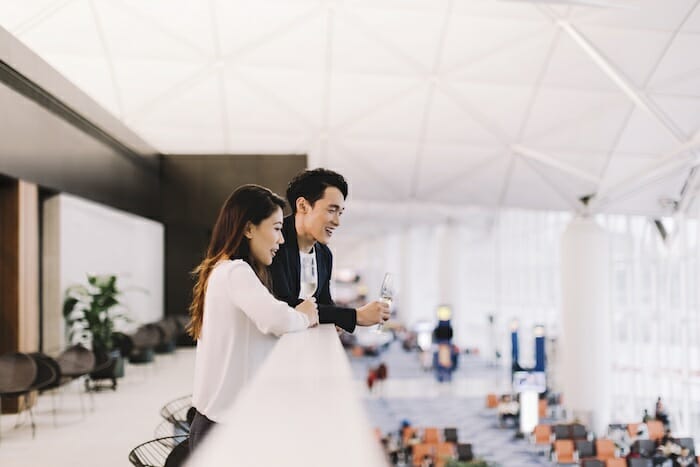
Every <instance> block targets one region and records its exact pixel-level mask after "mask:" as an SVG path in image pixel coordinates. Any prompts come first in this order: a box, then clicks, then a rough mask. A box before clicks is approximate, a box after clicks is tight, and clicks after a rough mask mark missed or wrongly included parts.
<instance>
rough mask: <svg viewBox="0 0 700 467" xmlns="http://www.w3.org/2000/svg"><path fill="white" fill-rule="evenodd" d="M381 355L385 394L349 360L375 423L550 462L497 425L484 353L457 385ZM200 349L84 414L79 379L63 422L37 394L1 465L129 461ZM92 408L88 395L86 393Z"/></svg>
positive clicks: (7, 435)
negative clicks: (488, 402) (488, 403)
mask: <svg viewBox="0 0 700 467" xmlns="http://www.w3.org/2000/svg"><path fill="white" fill-rule="evenodd" d="M382 359H383V360H384V361H385V362H386V363H387V364H388V368H389V379H388V381H386V383H385V384H384V387H383V388H381V392H379V391H376V392H375V393H373V394H370V393H368V391H367V389H366V387H365V383H364V380H365V376H366V372H367V369H368V367H369V366H370V365H376V364H378V362H379V359H377V358H364V357H363V358H351V365H352V368H353V372H354V374H355V377H356V378H357V383H356V384H357V390H358V392H359V393H360V394H362V395H363V396H364V397H365V402H366V406H367V409H368V415H369V418H370V421H371V422H372V423H373V424H374V426H378V427H380V428H381V429H382V430H384V431H385V432H386V431H389V430H396V429H397V428H398V426H399V424H400V422H401V421H402V420H404V419H408V420H410V421H411V422H412V424H414V425H416V426H438V427H445V426H454V427H457V428H458V430H459V437H460V440H461V441H464V442H470V443H472V444H473V445H474V450H475V452H476V454H477V455H479V456H483V457H485V458H486V459H490V460H494V461H497V462H499V463H500V464H501V465H502V466H503V467H509V466H512V467H516V466H517V467H519V466H528V465H546V463H545V462H544V461H543V458H542V457H538V456H537V455H536V454H534V453H533V452H532V451H531V450H530V449H529V446H527V443H524V442H522V441H514V440H513V431H512V430H508V429H499V428H498V427H497V426H496V416H495V414H494V413H492V412H490V411H487V410H486V409H484V408H483V406H484V397H485V394H486V393H488V392H493V391H496V392H500V391H501V390H502V388H503V386H502V382H503V381H504V380H505V379H506V373H505V372H504V371H503V370H501V369H500V368H494V367H490V366H488V365H486V364H485V363H484V362H483V361H482V360H480V359H478V358H469V357H463V358H462V362H461V365H460V369H459V370H458V372H457V374H456V375H455V379H454V381H453V382H452V383H451V384H438V383H437V382H435V380H434V378H433V377H432V374H431V373H426V372H423V371H422V370H421V369H420V366H419V363H418V359H417V356H416V354H413V353H405V352H403V351H402V350H400V348H399V346H398V345H396V344H395V345H394V346H392V348H391V349H390V350H389V352H387V353H385V354H384V355H383V357H382ZM193 363H194V352H193V350H192V349H179V350H178V351H177V352H176V353H175V354H173V355H160V356H158V357H157V363H156V365H154V366H150V367H131V366H128V367H127V369H126V371H127V376H126V377H125V378H124V379H122V380H120V383H119V388H118V389H117V391H116V392H112V391H111V390H106V391H102V392H99V393H96V394H94V395H93V401H94V410H92V411H87V413H86V414H85V415H84V416H83V414H82V413H81V410H80V398H79V394H80V391H81V390H82V385H81V384H79V382H78V383H76V384H74V385H73V386H69V387H66V388H64V389H63V391H62V395H60V396H58V397H57V398H56V402H57V405H58V406H59V408H58V411H57V420H56V421H57V424H58V426H54V424H53V418H52V411H51V408H52V405H51V397H49V396H42V397H40V398H39V402H38V405H37V407H36V408H35V419H36V424H37V432H36V438H35V439H32V436H31V429H30V427H29V424H28V423H25V424H23V425H22V426H20V427H19V428H13V425H14V424H15V420H16V417H15V416H14V415H12V416H10V415H4V416H2V417H1V418H0V422H1V431H2V437H1V438H0V467H20V466H21V467H43V466H100V467H111V466H115V467H117V466H120V467H125V466H128V465H129V461H128V458H127V456H128V453H129V451H130V450H131V449H132V448H133V447H135V446H136V445H138V444H140V443H142V442H144V441H147V440H149V439H152V438H154V431H155V429H156V427H157V426H158V425H159V423H161V422H162V419H161V418H160V415H159V410H160V408H161V407H162V406H163V404H164V403H165V402H167V401H169V400H172V399H175V398H177V397H179V396H182V395H185V394H188V393H190V392H191V387H192V374H193ZM83 399H84V403H85V404H86V406H88V408H89V406H90V404H91V402H90V397H89V396H87V395H84V398H83Z"/></svg>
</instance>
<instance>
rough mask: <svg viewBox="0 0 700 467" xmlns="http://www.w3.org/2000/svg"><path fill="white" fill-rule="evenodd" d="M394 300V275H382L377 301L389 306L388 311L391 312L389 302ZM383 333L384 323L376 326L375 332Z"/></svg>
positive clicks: (388, 273)
mask: <svg viewBox="0 0 700 467" xmlns="http://www.w3.org/2000/svg"><path fill="white" fill-rule="evenodd" d="M393 300H394V275H393V274H391V273H390V272H387V273H386V274H384V280H383V281H382V286H381V287H380V289H379V301H381V302H384V303H386V304H387V305H389V310H390V311H391V302H392V301H393ZM383 331H384V323H383V322H381V323H379V324H378V325H377V329H376V332H383Z"/></svg>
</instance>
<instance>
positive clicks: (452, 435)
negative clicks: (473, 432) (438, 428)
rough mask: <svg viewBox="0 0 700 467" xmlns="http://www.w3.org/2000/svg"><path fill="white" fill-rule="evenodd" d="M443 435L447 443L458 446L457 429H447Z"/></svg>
mask: <svg viewBox="0 0 700 467" xmlns="http://www.w3.org/2000/svg"><path fill="white" fill-rule="evenodd" d="M443 435H444V437H445V442H447V443H455V444H457V442H458V440H457V438H458V437H457V428H445V431H444V433H443Z"/></svg>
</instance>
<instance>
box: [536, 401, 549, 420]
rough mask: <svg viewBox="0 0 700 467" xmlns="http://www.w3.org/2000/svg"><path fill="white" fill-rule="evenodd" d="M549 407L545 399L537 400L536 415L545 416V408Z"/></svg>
mask: <svg viewBox="0 0 700 467" xmlns="http://www.w3.org/2000/svg"><path fill="white" fill-rule="evenodd" d="M548 408H549V405H548V404H547V399H540V400H539V401H538V406H537V409H538V415H539V417H540V418H547V409H548Z"/></svg>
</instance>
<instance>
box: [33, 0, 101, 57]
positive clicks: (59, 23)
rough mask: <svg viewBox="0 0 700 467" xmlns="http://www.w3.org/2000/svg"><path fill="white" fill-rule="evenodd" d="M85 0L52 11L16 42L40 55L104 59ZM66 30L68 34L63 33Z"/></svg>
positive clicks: (92, 17)
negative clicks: (20, 42)
mask: <svg viewBox="0 0 700 467" xmlns="http://www.w3.org/2000/svg"><path fill="white" fill-rule="evenodd" d="M93 19H94V16H93V14H92V10H91V9H90V3H89V2H88V1H87V0H76V1H73V2H70V3H68V4H66V5H65V6H64V7H63V8H61V9H59V10H57V11H55V12H54V13H53V14H52V15H51V16H49V17H47V18H45V19H44V20H43V21H41V22H40V23H39V24H37V25H36V26H34V27H33V28H32V29H30V30H28V31H27V32H25V33H23V34H21V35H20V36H19V39H20V40H21V41H22V42H24V43H25V44H27V46H29V47H30V48H31V49H34V50H37V51H41V54H42V55H61V56H70V55H77V56H83V57H93V58H99V59H106V57H104V55H103V52H104V49H103V47H102V43H101V42H100V36H99V34H98V28H97V25H96V24H95V23H94V21H93ZM68 31H70V34H68V33H67V32H68Z"/></svg>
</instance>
